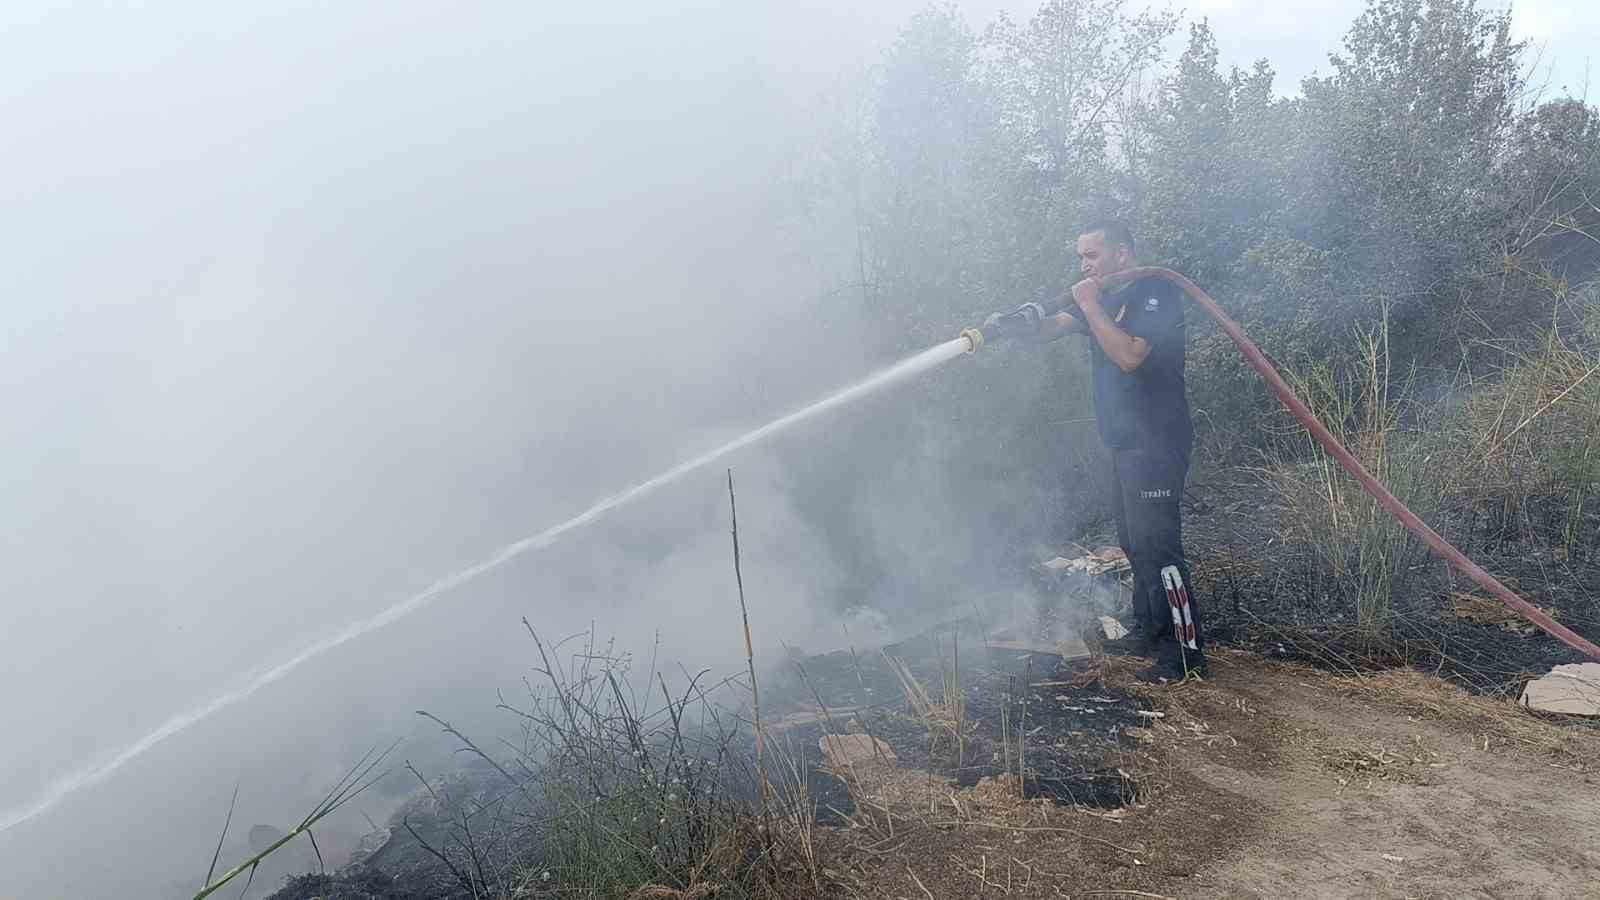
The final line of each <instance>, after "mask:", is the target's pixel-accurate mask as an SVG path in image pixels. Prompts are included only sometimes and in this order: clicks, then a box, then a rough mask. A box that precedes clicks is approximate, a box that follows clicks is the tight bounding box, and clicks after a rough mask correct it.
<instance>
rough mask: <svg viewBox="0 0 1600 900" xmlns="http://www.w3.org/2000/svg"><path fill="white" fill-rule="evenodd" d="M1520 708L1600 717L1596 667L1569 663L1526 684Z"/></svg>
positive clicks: (1598, 666) (1599, 676)
mask: <svg viewBox="0 0 1600 900" xmlns="http://www.w3.org/2000/svg"><path fill="white" fill-rule="evenodd" d="M1522 705H1523V706H1526V707H1528V708H1529V709H1536V710H1539V711H1540V712H1552V713H1563V714H1565V715H1569V716H1600V663H1592V662H1589V663H1569V664H1567V665H1562V666H1556V667H1555V668H1554V669H1551V670H1550V674H1549V675H1546V676H1544V677H1543V678H1536V679H1534V680H1533V681H1530V682H1528V684H1527V686H1526V687H1524V688H1523V689H1522Z"/></svg>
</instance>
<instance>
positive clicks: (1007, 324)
mask: <svg viewBox="0 0 1600 900" xmlns="http://www.w3.org/2000/svg"><path fill="white" fill-rule="evenodd" d="M1151 276H1154V277H1158V278H1165V279H1166V280H1168V281H1170V282H1172V283H1173V284H1175V285H1177V286H1178V287H1179V288H1182V289H1183V292H1184V293H1185V294H1187V295H1189V299H1191V300H1193V301H1194V302H1195V303H1196V304H1198V305H1199V306H1200V308H1201V309H1203V310H1205V311H1206V313H1207V314H1209V315H1210V316H1211V318H1213V319H1215V320H1216V322H1217V324H1218V325H1220V326H1221V327H1222V331H1223V333H1224V334H1226V335H1227V336H1228V337H1229V338H1231V339H1232V340H1233V342H1234V344H1235V345H1237V346H1238V348H1239V352H1240V353H1242V354H1244V359H1245V362H1247V363H1249V364H1250V367H1251V368H1252V369H1255V370H1256V374H1257V375H1260V376H1261V380H1262V381H1264V382H1265V383H1266V385H1267V388H1268V390H1270V391H1272V393H1273V394H1274V395H1275V396H1276V397H1277V398H1278V400H1279V402H1281V403H1282V404H1283V405H1284V407H1285V408H1287V409H1288V410H1289V412H1290V413H1292V414H1293V415H1294V417H1295V419H1297V420H1298V421H1299V422H1300V424H1301V425H1303V426H1305V429H1306V430H1307V431H1309V432H1310V433H1311V436H1312V438H1314V439H1315V440H1316V442H1317V444H1318V445H1320V446H1321V447H1322V449H1323V450H1325V451H1327V453H1328V455H1329V456H1332V457H1333V458H1334V459H1335V460H1336V461H1338V463H1339V465H1341V466H1343V467H1344V470H1345V471H1346V472H1349V473H1350V475H1351V477H1353V478H1354V479H1355V480H1356V481H1357V482H1358V483H1360V485H1361V487H1362V488H1364V489H1365V490H1366V492H1367V493H1369V494H1371V495H1372V497H1373V499H1375V500H1377V501H1378V503H1379V505H1381V506H1382V507H1383V508H1384V509H1386V510H1388V512H1389V514H1390V515H1392V516H1394V518H1395V520H1396V521H1398V522H1399V523H1400V524H1401V525H1404V526H1405V527H1406V529H1407V530H1409V531H1410V532H1411V533H1412V534H1414V535H1416V536H1417V537H1418V538H1419V539H1421V541H1422V542H1423V543H1424V544H1427V545H1428V547H1429V548H1430V549H1432V550H1433V552H1435V553H1437V554H1439V555H1440V556H1442V557H1444V559H1445V561H1446V562H1448V563H1449V564H1450V565H1451V566H1452V567H1454V568H1455V569H1456V571H1458V572H1460V573H1461V574H1463V575H1465V576H1467V577H1468V578H1470V579H1472V580H1473V581H1475V582H1477V584H1478V585H1479V586H1480V587H1482V588H1483V589H1484V590H1486V591H1488V592H1489V593H1491V594H1493V595H1494V596H1495V598H1496V599H1498V600H1500V602H1502V603H1504V604H1505V605H1506V606H1507V607H1509V608H1510V609H1511V611H1512V612H1515V613H1516V614H1517V615H1519V616H1522V617H1523V618H1524V619H1527V620H1528V621H1529V622H1531V623H1533V624H1534V625H1536V626H1538V628H1539V629H1540V630H1542V631H1544V632H1545V633H1546V634H1548V635H1550V636H1551V637H1553V638H1555V639H1556V640H1558V641H1560V642H1561V643H1563V644H1566V645H1567V646H1568V647H1571V648H1572V649H1574V650H1576V651H1578V652H1579V653H1582V654H1583V655H1585V656H1587V657H1589V658H1590V659H1593V660H1596V661H1600V646H1595V645H1594V644H1593V643H1591V642H1590V641H1588V640H1586V639H1584V637H1583V636H1582V635H1579V634H1577V633H1576V632H1574V631H1573V630H1572V629H1570V628H1568V627H1566V626H1565V625H1562V624H1561V623H1560V622H1557V621H1556V620H1555V619H1552V618H1551V617H1550V616H1549V614H1548V613H1546V612H1544V611H1543V610H1541V609H1539V608H1538V607H1536V606H1534V605H1533V604H1532V603H1529V602H1528V601H1526V600H1524V599H1522V598H1521V597H1519V596H1517V593H1516V592H1515V591H1513V590H1511V589H1510V588H1508V587H1506V586H1505V585H1504V584H1501V583H1500V580H1499V579H1497V578H1495V577H1494V576H1493V575H1490V574H1489V573H1488V572H1487V571H1485V570H1484V568H1483V567H1482V566H1480V565H1478V564H1477V563H1475V562H1473V561H1472V560H1471V559H1468V558H1467V555H1466V554H1464V553H1462V552H1461V551H1460V550H1457V549H1456V548H1455V547H1454V546H1453V545H1452V544H1451V543H1450V542H1449V541H1447V540H1445V539H1444V538H1443V537H1442V536H1440V534H1439V533H1438V532H1437V531H1434V530H1433V529H1432V528H1430V527H1429V526H1428V524H1427V523H1426V522H1424V521H1422V519H1421V518H1419V517H1418V516H1417V514H1416V513H1414V512H1412V511H1411V510H1410V509H1408V508H1407V507H1406V505H1405V504H1404V503H1401V502H1400V500H1399V498H1397V497H1395V495H1394V494H1392V493H1390V491H1389V489H1388V488H1387V487H1385V486H1384V484H1383V482H1381V481H1379V480H1378V479H1377V478H1374V477H1373V475H1372V473H1371V472H1368V471H1367V467H1366V466H1364V465H1362V464H1361V460H1359V459H1357V458H1356V457H1355V455H1354V454H1353V453H1351V452H1350V451H1349V450H1347V449H1346V448H1345V446H1344V445H1343V444H1341V443H1339V439H1338V438H1336V437H1334V436H1333V433H1332V432H1330V431H1329V430H1328V428H1327V426H1325V425H1323V424H1322V422H1321V421H1319V420H1318V419H1317V417H1316V416H1315V415H1313V414H1312V412H1311V410H1310V409H1308V408H1307V407H1306V405H1305V403H1304V402H1302V401H1301V400H1300V398H1299V397H1298V396H1296V395H1295V393H1294V391H1293V389H1291V388H1290V387H1289V385H1288V383H1287V382H1285V381H1284V380H1283V376H1281V375H1279V374H1278V370H1277V369H1274V368H1273V367H1272V364H1271V363H1269V362H1268V361H1267V358H1266V356H1265V355H1264V354H1263V353H1262V352H1261V350H1260V349H1259V348H1257V347H1256V345H1255V342H1254V341H1252V340H1250V337H1249V336H1248V335H1246V334H1245V333H1244V330H1243V329H1241V328H1240V327H1239V325H1238V324H1237V323H1236V322H1234V321H1233V319H1231V318H1229V317H1228V314H1227V313H1224V312H1223V311H1222V309H1221V308H1220V307H1219V306H1217V303H1216V301H1215V300H1212V299H1211V297H1210V296H1208V295H1207V294H1206V292H1205V291H1203V290H1201V289H1200V287H1199V286H1198V285H1196V284H1195V283H1194V282H1192V281H1190V280H1189V279H1188V278H1185V277H1184V276H1182V275H1180V274H1178V273H1177V272H1174V271H1172V270H1171V269H1164V268H1161V267H1159V266H1139V267H1136V268H1132V269H1127V270H1125V271H1122V272H1119V273H1117V274H1116V276H1114V278H1115V280H1116V281H1119V282H1131V281H1134V280H1137V279H1140V278H1145V277H1151ZM1068 302H1070V301H1068ZM1045 315H1047V311H1046V310H1045V309H1044V308H1043V307H1042V306H1040V305H1038V304H1026V305H1024V306H1023V307H1021V308H1019V309H1018V310H1017V311H1016V312H1013V313H1010V314H1008V315H1005V316H1001V317H999V318H998V319H997V320H995V321H994V322H992V323H990V324H988V325H986V326H985V327H983V328H968V329H966V330H965V331H963V332H961V336H962V337H965V338H967V340H968V342H969V343H970V345H971V346H970V348H969V351H968V352H972V353H976V352H977V351H978V350H979V349H980V348H981V347H983V345H984V343H985V342H987V341H992V340H996V339H999V338H1004V337H1017V336H1023V335H1027V334H1032V333H1034V332H1036V331H1037V330H1038V328H1039V325H1040V322H1041V321H1042V320H1043V318H1044V317H1045Z"/></svg>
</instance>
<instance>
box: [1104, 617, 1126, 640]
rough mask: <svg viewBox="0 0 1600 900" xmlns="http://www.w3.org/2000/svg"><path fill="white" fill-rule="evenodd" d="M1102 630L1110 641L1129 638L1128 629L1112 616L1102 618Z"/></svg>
mask: <svg viewBox="0 0 1600 900" xmlns="http://www.w3.org/2000/svg"><path fill="white" fill-rule="evenodd" d="M1100 630H1101V631H1102V632H1104V633H1105V636H1106V640H1108V641H1116V640H1121V639H1122V638H1125V637H1127V636H1128V629H1127V628H1126V627H1124V626H1123V624H1122V623H1121V622H1118V621H1117V620H1116V619H1114V618H1112V617H1111V616H1101V617H1100Z"/></svg>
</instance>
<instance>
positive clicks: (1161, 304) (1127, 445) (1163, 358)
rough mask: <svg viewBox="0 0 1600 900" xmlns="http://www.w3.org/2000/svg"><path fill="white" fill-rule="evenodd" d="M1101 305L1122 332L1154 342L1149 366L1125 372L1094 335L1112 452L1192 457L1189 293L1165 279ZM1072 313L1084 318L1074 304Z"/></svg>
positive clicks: (1101, 417)
mask: <svg viewBox="0 0 1600 900" xmlns="http://www.w3.org/2000/svg"><path fill="white" fill-rule="evenodd" d="M1100 305H1101V307H1102V308H1103V309H1105V311H1106V315H1108V316H1110V317H1111V318H1112V320H1113V321H1114V322H1115V323H1116V325H1117V327H1118V328H1121V329H1122V330H1123V331H1126V332H1127V333H1129V334H1131V335H1133V336H1134V337H1139V338H1144V339H1145V341H1147V342H1148V343H1149V344H1150V355H1149V356H1146V357H1145V359H1144V362H1142V363H1140V364H1139V367H1138V368H1137V369H1134V370H1133V371H1132V372H1124V371H1122V370H1121V369H1120V368H1118V367H1117V364H1116V363H1114V362H1112V361H1111V359H1110V358H1109V357H1107V356H1106V353H1105V351H1104V350H1102V349H1101V348H1100V342H1099V341H1097V340H1095V338H1094V335H1093V334H1091V335H1090V336H1089V354H1090V360H1091V365H1092V368H1093V375H1094V411H1095V419H1096V421H1097V422H1098V423H1099V425H1100V439H1101V441H1103V442H1104V443H1105V445H1106V446H1107V447H1108V448H1110V449H1112V450H1155V449H1171V450H1176V451H1178V452H1180V453H1182V454H1184V455H1185V456H1187V455H1188V454H1189V451H1190V449H1191V448H1192V447H1193V446H1194V423H1193V422H1192V421H1191V420H1190V418H1189V398H1188V397H1187V395H1185V393H1184V384H1183V357H1184V352H1183V351H1184V348H1183V344H1184V326H1183V291H1182V290H1180V289H1179V288H1178V286H1177V285H1175V284H1173V283H1172V282H1170V281H1168V280H1166V279H1165V278H1154V277H1151V278H1141V279H1139V280H1138V281H1135V282H1133V283H1132V284H1129V285H1127V286H1125V287H1123V288H1122V289H1121V290H1118V291H1115V292H1113V293H1109V294H1102V295H1101V297H1100ZM1067 312H1068V313H1070V314H1072V315H1073V316H1075V317H1077V318H1078V319H1079V320H1080V321H1081V320H1082V319H1083V313H1082V311H1080V310H1079V309H1078V308H1077V306H1076V305H1075V304H1072V303H1071V302H1070V301H1069V303H1068V306H1067Z"/></svg>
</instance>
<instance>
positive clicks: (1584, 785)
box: [826, 652, 1600, 898]
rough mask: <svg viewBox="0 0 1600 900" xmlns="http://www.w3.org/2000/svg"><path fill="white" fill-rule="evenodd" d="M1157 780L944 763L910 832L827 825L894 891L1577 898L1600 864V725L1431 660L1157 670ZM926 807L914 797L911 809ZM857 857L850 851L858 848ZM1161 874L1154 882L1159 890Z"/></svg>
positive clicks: (858, 867) (910, 814)
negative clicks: (1361, 673)
mask: <svg viewBox="0 0 1600 900" xmlns="http://www.w3.org/2000/svg"><path fill="white" fill-rule="evenodd" d="M1129 669H1130V665H1129V663H1128V662H1127V661H1121V660H1112V661H1110V662H1109V663H1108V664H1107V665H1106V666H1105V667H1104V668H1103V670H1102V674H1103V677H1104V686H1105V687H1106V688H1107V689H1116V688H1117V687H1118V686H1119V685H1120V686H1122V687H1123V688H1124V689H1126V690H1127V691H1128V692H1129V693H1130V695H1132V696H1135V697H1137V698H1139V699H1140V700H1141V701H1143V702H1147V703H1148V704H1150V705H1151V706H1154V707H1155V708H1156V711H1159V712H1162V713H1163V715H1162V716H1161V717H1160V718H1156V719H1153V720H1152V722H1151V724H1150V725H1149V726H1148V727H1140V726H1133V727H1129V728H1124V729H1123V734H1124V736H1125V737H1128V738H1130V739H1131V741H1132V743H1133V747H1132V748H1130V749H1129V750H1128V751H1127V752H1126V753H1125V754H1124V755H1123V756H1122V757H1121V759H1120V763H1121V765H1122V767H1124V768H1125V769H1127V770H1128V771H1129V772H1130V773H1131V774H1133V775H1134V776H1135V777H1136V778H1138V779H1139V780H1140V784H1141V785H1142V786H1143V788H1142V790H1141V792H1140V796H1139V797H1138V799H1137V800H1135V801H1134V802H1132V803H1130V804H1129V805H1127V806H1126V807H1123V808H1119V809H1116V810H1110V811H1108V810H1102V809H1093V808H1089V807H1084V806H1073V805H1066V804H1061V803H1057V802H1053V801H1050V800H1045V799H1034V800H1026V801H1024V800H1018V799H1016V798H1015V797H1014V796H1010V795H1008V796H1005V797H1004V798H996V797H995V795H994V794H993V793H992V792H991V793H986V792H985V791H984V787H985V786H988V785H989V784H990V783H987V782H986V783H985V784H984V785H979V786H977V787H974V788H961V787H959V786H956V785H954V784H953V783H950V782H945V783H942V784H941V785H940V786H939V787H938V789H937V790H936V791H934V792H932V793H933V794H934V795H935V796H936V797H937V798H938V799H937V800H936V802H935V803H934V804H933V805H932V808H931V809H929V808H927V807H924V806H922V800H921V798H916V797H913V798H911V802H910V803H908V804H907V808H906V810H905V815H904V818H903V819H902V820H901V821H900V822H899V830H898V832H897V835H896V837H895V838H894V839H889V840H885V839H884V838H882V837H880V836H878V835H877V834H864V833H863V832H865V831H867V830H868V829H866V828H865V827H860V828H856V829H851V830H839V831H833V832H830V833H829V834H828V835H827V836H826V840H827V841H828V842H829V843H830V849H831V850H832V851H833V852H835V853H837V854H839V855H840V856H841V857H843V858H846V859H849V860H850V863H849V866H848V867H847V869H848V871H847V874H848V877H847V878H842V879H841V888H842V889H846V890H847V892H854V893H857V894H858V895H864V896H888V897H909V898H917V897H940V898H944V897H976V896H993V897H1002V896H1017V897H1064V896H1102V895H1117V894H1121V895H1124V896H1155V897H1174V898H1176V897H1185V898H1189V897H1201V898H1206V897H1215V898H1224V897H1261V898H1267V897H1287V896H1295V897H1330V898H1332V897H1351V896H1362V897H1396V898H1398V897H1461V896H1482V897H1551V898H1555V897H1580V896H1592V895H1593V892H1592V887H1593V885H1594V884H1596V883H1600V852H1597V851H1596V850H1595V849H1594V848H1595V846H1597V844H1596V841H1597V840H1600V789H1597V787H1596V784H1595V783H1594V778H1595V775H1594V771H1593V768H1592V759H1593V758H1594V757H1593V754H1594V752H1595V751H1596V750H1597V749H1600V732H1597V731H1596V729H1595V728H1593V727H1592V726H1583V725H1574V724H1572V723H1568V722H1557V721H1549V720H1542V719H1538V718H1535V717H1533V716H1530V715H1528V714H1526V713H1523V712H1520V711H1517V710H1516V709H1514V708H1512V707H1509V706H1508V705H1507V704H1505V703H1503V702H1502V701H1497V700H1492V699H1489V698H1483V697H1476V696H1472V695H1470V694H1467V693H1465V692H1463V691H1461V690H1460V689H1459V688H1455V687H1452V686H1450V685H1447V684H1444V683H1443V682H1440V681H1439V680H1438V679H1434V678H1431V677H1429V676H1426V675H1422V674H1418V673H1413V672H1400V671H1397V672H1393V673H1389V674H1385V675H1380V676H1375V677H1359V678H1358V677H1341V676H1335V675H1331V674H1329V673H1328V672H1326V671H1322V670H1318V669H1314V668H1309V667H1306V666H1302V665H1296V664H1288V663H1275V662H1270V661H1265V660H1262V659H1260V658H1259V657H1257V656H1255V655H1253V654H1248V653H1241V652H1222V653H1219V654H1218V655H1217V657H1216V659H1215V661H1214V662H1213V674H1212V677H1211V678H1210V679H1208V680H1207V681H1204V682H1195V681H1191V682H1188V683H1185V684H1182V685H1177V686H1172V687H1161V688H1143V687H1140V686H1136V685H1135V684H1133V683H1131V682H1129V681H1128V676H1129ZM912 807H916V808H915V809H913V808H912ZM841 868H845V867H841ZM1140 892H1142V893H1140Z"/></svg>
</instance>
